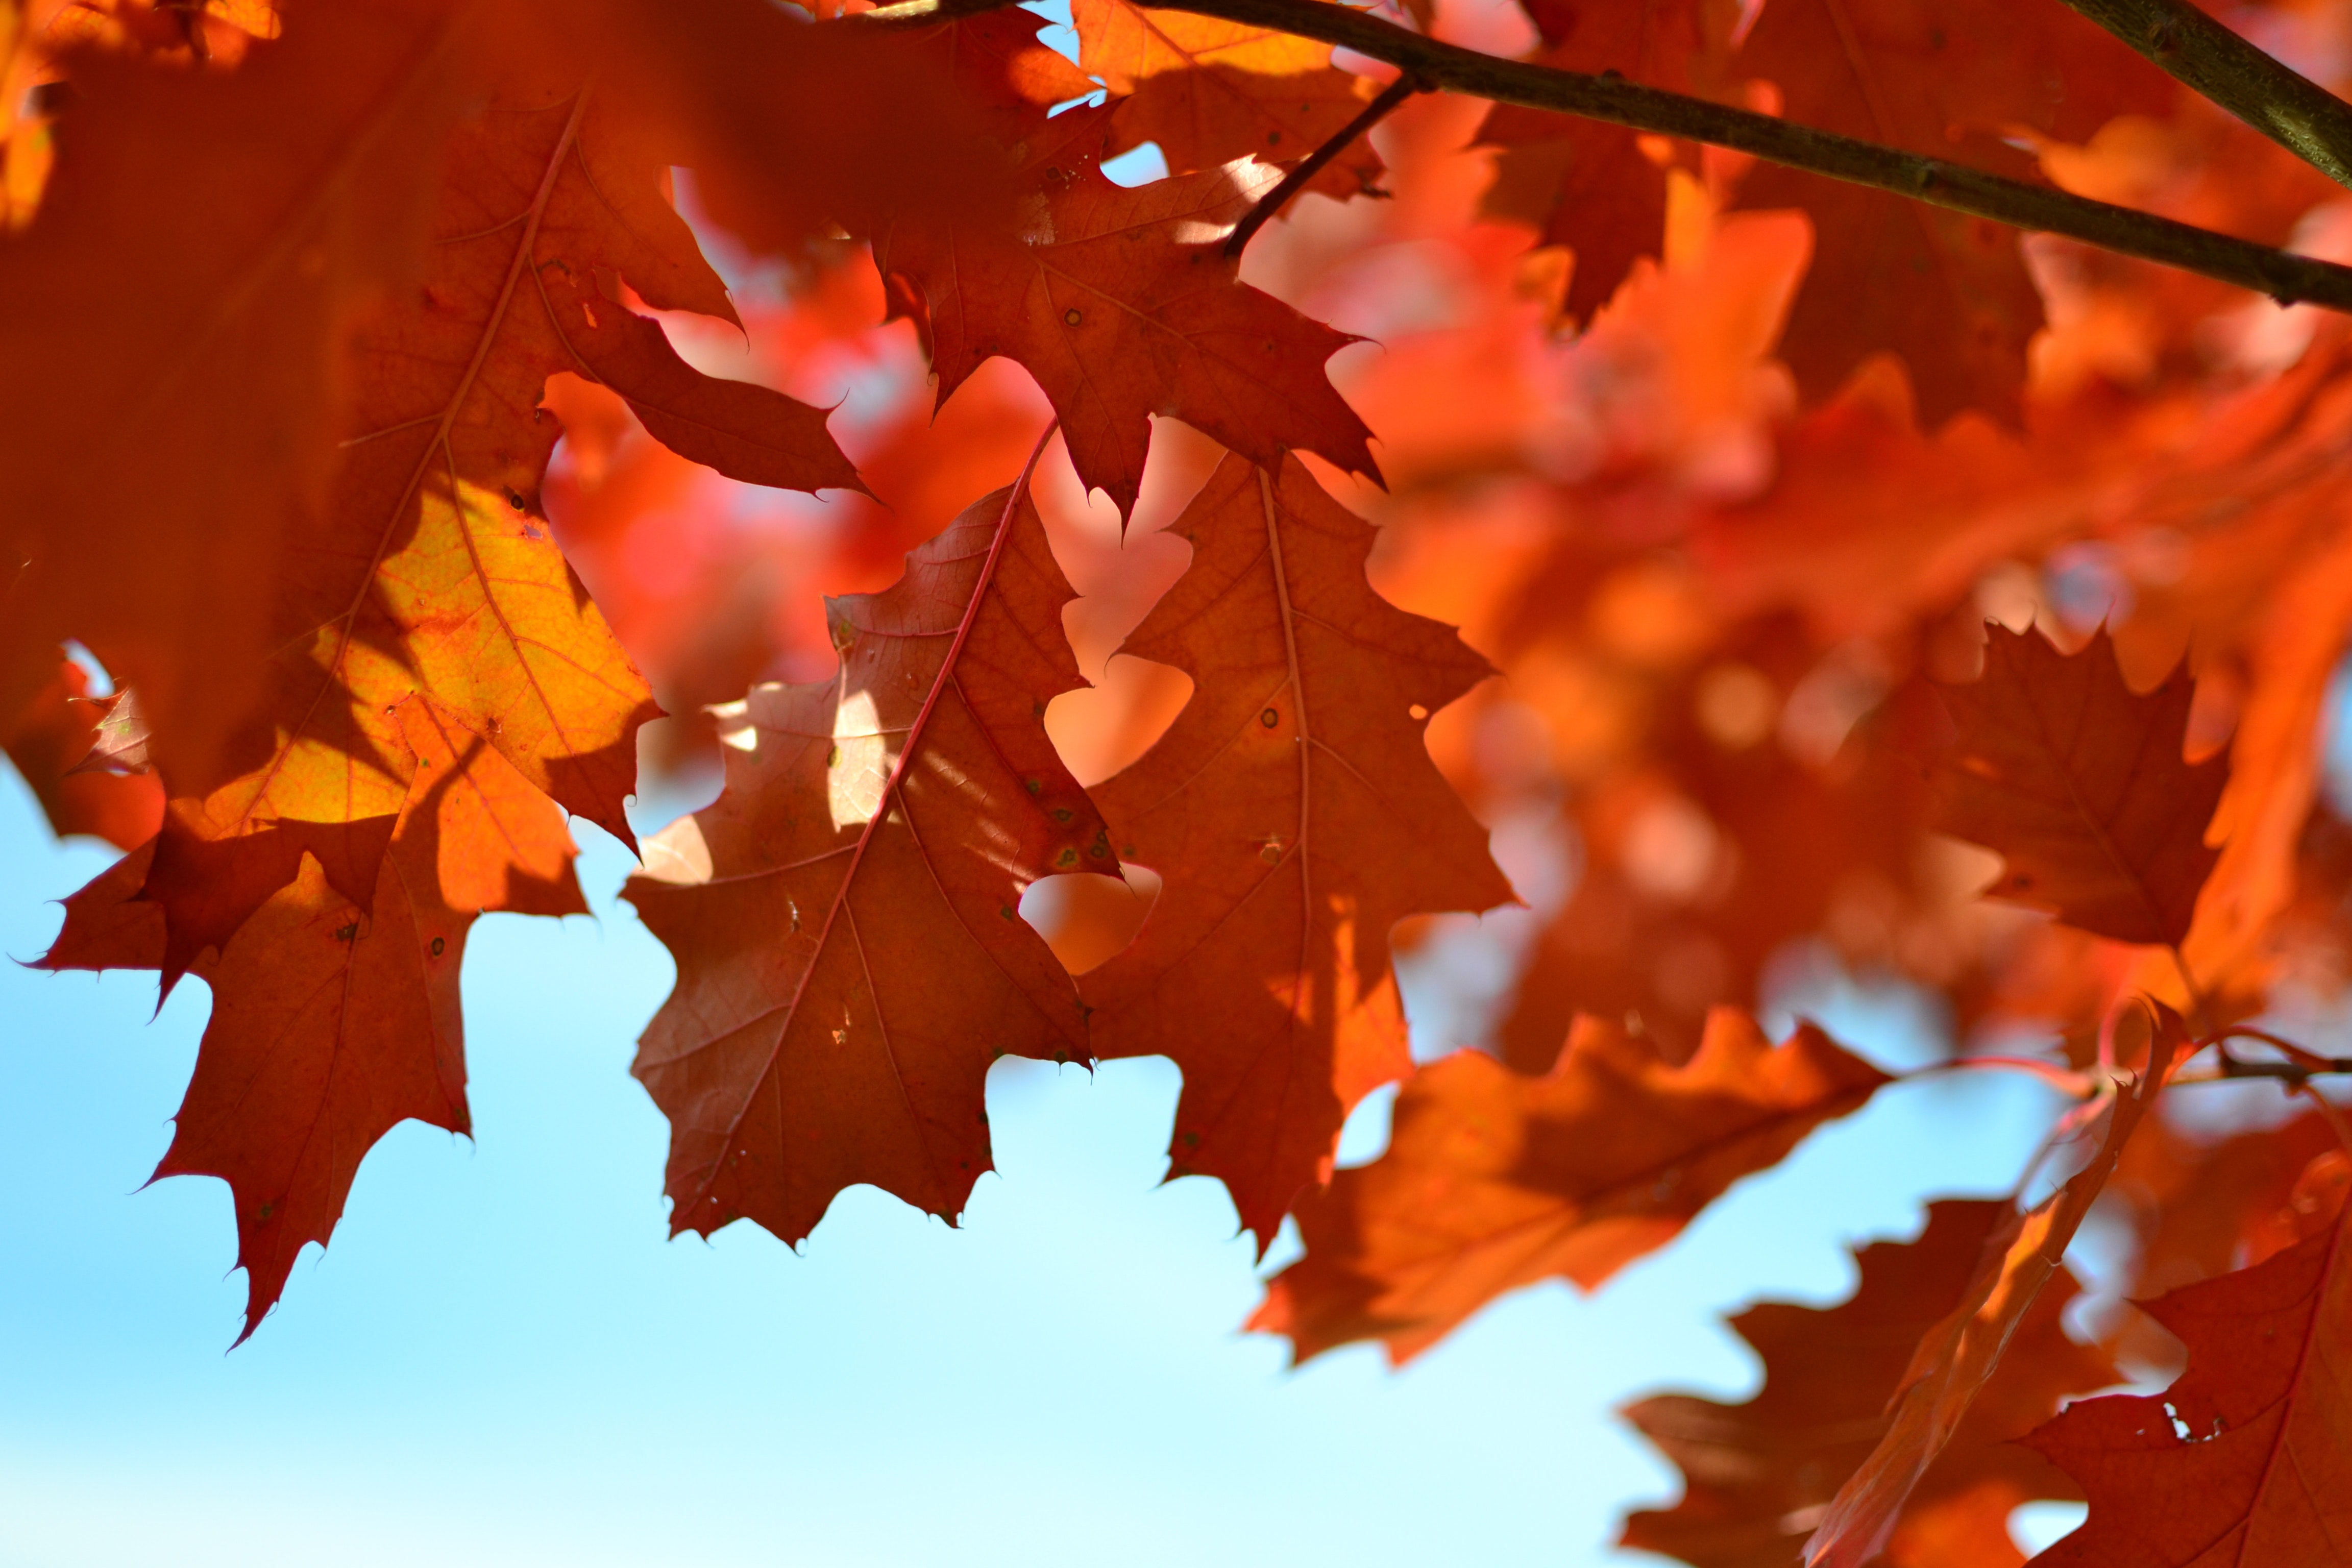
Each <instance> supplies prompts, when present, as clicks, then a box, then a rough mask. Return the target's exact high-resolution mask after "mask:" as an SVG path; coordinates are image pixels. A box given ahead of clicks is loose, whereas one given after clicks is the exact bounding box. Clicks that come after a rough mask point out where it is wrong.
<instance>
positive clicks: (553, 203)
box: [101, 29, 856, 982]
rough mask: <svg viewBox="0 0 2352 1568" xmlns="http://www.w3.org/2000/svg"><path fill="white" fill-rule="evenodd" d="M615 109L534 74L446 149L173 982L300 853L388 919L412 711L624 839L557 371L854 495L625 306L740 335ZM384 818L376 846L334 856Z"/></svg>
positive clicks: (618, 684)
mask: <svg viewBox="0 0 2352 1568" xmlns="http://www.w3.org/2000/svg"><path fill="white" fill-rule="evenodd" d="M298 30H299V29H298ZM625 107H626V106H625V105H623V104H620V103H617V102H614V101H610V100H604V99H600V98H599V97H597V96H596V94H595V93H594V92H593V90H591V89H584V88H583V87H581V86H580V85H579V83H578V82H576V81H567V80H563V79H542V78H540V77H538V76H537V75H535V74H533V73H532V72H530V71H529V70H526V69H523V68H520V67H517V68H513V69H511V70H509V73H508V74H507V76H506V78H505V79H503V80H502V82H501V85H500V89H499V96H497V97H496V98H495V99H494V100H492V102H491V103H490V104H489V105H488V106H487V108H486V111H485V112H484V113H482V114H480V115H478V116H477V117H476V118H475V119H473V120H471V121H468V122H467V124H466V125H465V126H464V127H462V128H461V129H460V130H459V132H457V134H456V135H455V136H454V137H453V139H452V145H451V147H450V150H449V158H448V167H447V172H446V178H445V182H444V184H443V188H442V191H441V195H440V201H439V205H438V210H437V211H436V217H435V228H436V233H437V234H438V235H439V236H440V237H441V238H440V243H439V244H437V245H436V247H434V251H433V259H432V263H431V265H430V267H429V268H427V270H426V273H425V281H424V284H423V287H422V288H421V289H419V290H418V291H417V293H416V294H415V296H413V297H412V298H411V299H410V300H408V301H406V302H405V303H404V305H403V306H402V307H401V308H400V309H398V310H387V311H385V312H383V313H382V314H381V315H380V316H379V317H378V318H377V319H376V321H374V322H373V323H372V325H371V326H370V327H369V329H368V330H367V331H365V332H364V333H362V335H361V337H360V339H359V352H358V355H357V359H356V368H357V370H358V371H359V372H360V374H361V376H362V381H361V385H360V389H359V393H358V395H357V397H356V399H355V404H356V406H355V407H354V409H353V417H352V425H353V427H354V433H353V434H352V435H351V436H350V437H349V438H348V439H347V440H346V442H345V456H344V458H343V462H342V466H341V470H340V472H339V473H338V474H337V475H336V477H335V481H334V485H333V488H332V489H331V492H330V496H329V504H328V510H327V513H326V517H325V520H324V525H323V526H322V527H320V529H318V530H316V531H314V533H313V535H312V536H311V537H310V538H307V539H305V540H304V541H303V542H301V544H300V545H299V547H297V548H289V551H288V552H287V558H286V561H285V563H284V567H283V570H282V572H281V574H280V579H281V580H280V586H279V591H278V595H277V602H276V604H275V605H274V606H273V614H272V617H271V618H272V621H273V623H274V624H273V630H274V633H275V637H274V641H275V643H276V646H277V647H278V649H279V652H278V655H277V657H276V658H274V659H273V660H272V661H271V664H270V668H269V685H268V699H269V702H268V709H267V728H266V729H265V730H262V731H257V733H256V734H255V735H254V736H253V737H251V738H252V739H253V740H255V741H257V742H262V743H261V744H259V745H257V746H256V747H254V748H253V749H251V750H250V751H248V752H246V753H245V754H242V755H240V757H239V758H238V761H239V762H240V763H243V764H244V765H245V766H246V767H247V768H248V769H249V770H250V771H248V772H247V773H244V774H243V776H241V777H237V778H234V779H231V780H230V781H228V782H227V783H226V784H223V785H221V786H220V787H218V788H216V789H213V790H211V791H209V792H208V793H206V794H205V795H204V796H203V797H202V798H200V799H199V798H190V799H187V800H184V801H180V802H176V803H175V805H174V806H173V833H172V834H171V835H170V836H169V837H167V840H166V843H165V844H164V846H163V847H162V848H161V849H159V852H158V854H157V857H156V861H155V875H154V878H153V879H152V880H151V883H150V885H149V887H148V889H147V896H149V897H150V898H152V899H155V900H159V901H162V902H163V903H164V905H165V906H166V914H167V919H169V920H170V921H171V922H172V923H173V925H174V927H175V928H176V927H181V926H184V927H185V928H186V930H185V931H184V934H183V933H176V932H175V935H174V937H173V942H172V943H171V946H172V952H173V957H172V960H171V962H169V963H166V965H165V976H166V980H167V982H168V981H169V980H170V979H171V978H172V977H173V974H174V973H175V972H176V971H177V970H178V969H179V968H181V967H183V966H184V963H185V962H186V960H187V959H188V958H189V957H192V956H193V955H194V953H195V952H200V951H202V950H203V949H204V948H205V946H208V945H217V944H218V943H219V942H222V941H225V940H226V937H227V935H228V933H229V932H231V931H234V930H235V929H236V923H237V922H238V921H241V920H242V919H243V918H244V915H245V913H246V912H247V911H249V910H251V909H253V908H257V907H258V904H259V901H260V900H262V899H264V898H266V897H268V894H269V892H270V891H271V890H272V889H275V888H277V887H278V886H280V885H281V884H282V883H283V882H284V881H285V879H287V878H289V877H290V876H291V875H292V874H293V871H294V869H295V867H296V865H297V863H298V858H299V853H301V852H302V851H303V850H305V849H307V850H309V851H310V852H311V853H314V854H318V855H320V857H321V861H322V864H323V866H324V868H325V871H326V874H327V877H328V879H329V881H330V882H331V883H332V884H333V885H334V886H335V887H336V888H338V889H340V890H341V892H342V894H343V896H344V897H346V898H349V899H352V900H354V901H355V902H359V903H361V904H362V905H365V904H367V903H368V902H369V901H370V900H372V899H373V889H374V881H373V878H374V870H373V866H374V860H375V858H377V857H378V856H380V853H381V845H382V842H383V837H382V835H383V830H385V829H386V828H388V826H389V822H390V818H391V816H393V815H394V813H396V812H397V811H398V810H399V806H400V801H401V798H402V796H403V795H404V793H405V787H406V786H405V783H404V780H403V779H402V778H401V777H400V776H399V768H398V759H400V758H401V757H402V756H403V755H404V752H402V750H401V748H400V745H399V742H398V737H397V733H396V731H397V722H396V721H394V720H393V719H392V718H390V717H389V715H391V714H392V713H393V712H394V710H395V709H396V707H397V705H398V704H399V703H400V702H401V700H403V699H404V698H406V697H407V696H408V695H409V694H410V693H412V692H414V691H417V690H419V689H422V690H424V691H426V692H428V693H430V694H431V695H432V696H433V698H434V699H435V700H436V701H438V702H439V703H440V704H441V705H442V706H443V708H444V709H445V710H447V711H448V712H449V713H450V714H451V715H452V716H453V717H454V718H455V719H456V720H457V721H459V722H461V723H463V724H464V725H465V726H466V727H467V729H468V730H470V731H473V732H474V733H476V734H478V735H481V736H483V737H484V738H486V739H487V740H488V741H489V742H491V743H492V744H494V745H496V746H497V747H498V748H499V750H500V751H501V752H503V753H504V754H505V755H506V757H507V758H508V759H509V761H511V762H512V763H514V764H515V765H516V766H517V767H518V768H519V769H520V770H521V772H522V773H523V775H524V776H525V777H526V778H528V779H530V782H531V783H532V784H534V785H536V786H537V787H539V788H540V789H541V790H543V791H545V792H546V793H548V794H549V795H552V796H553V797H554V798H555V799H556V801H557V802H558V803H559V804H561V805H563V806H565V807H566V808H568V809H570V810H571V811H572V812H574V813H575V814H577V815H579V816H585V817H587V818H588V819H589V820H591V821H593V822H594V823H596V824H597V825H598V826H602V827H604V829H605V830H606V831H608V832H610V833H612V834H614V836H615V837H619V838H621V839H622V840H623V841H624V842H625V843H626V842H630V841H631V839H630V833H629V827H628V824H627V820H626V818H625V816H624V813H623V806H622V802H623V799H624V797H625V795H627V794H628V792H629V791H630V789H631V788H632V787H633V785H634V783H635V763H636V757H635V740H634V737H635V731H636V729H637V727H638V726H639V725H641V724H643V723H644V722H645V721H646V720H647V719H649V718H651V717H652V716H653V715H654V713H655V711H656V710H655V708H654V706H653V704H652V701H651V700H650V698H649V696H648V694H647V692H646V686H645V683H644V681H643V680H642V679H640V678H639V676H638V675H637V672H636V671H635V668H633V667H632V666H631V664H630V661H629V659H628V657H627V655H626V654H625V653H624V652H623V651H622V649H621V647H620V646H619V645H618V643H616V642H615V641H614V638H613V637H612V634H611V632H610V630H609V629H608V628H607V626H605V624H604V617H603V616H602V615H601V614H600V613H599V612H598V611H597V610H596V608H595V607H594V606H593V605H591V604H590V603H588V602H587V598H586V595H585V594H584V593H583V591H582V589H581V587H580V584H579V582H578V579H577V578H576V577H575V576H574V575H573V574H572V570H571V568H570V566H569V565H568V564H567V563H566V562H565V561H564V558H563V555H562V551H561V550H560V549H559V548H558V547H557V546H556V544H555V542H554V541H553V540H552V539H551V538H550V537H549V535H548V532H547V530H546V528H545V526H544V524H543V523H542V522H541V521H540V519H539V517H538V515H537V511H538V507H537V496H538V490H539V486H540V482H541V477H542V476H543V474H544V473H545V470H546V466H547V460H548V456H549V453H550V451H551V448H552V447H553V445H554V442H555V439H556V437H557V436H558V435H559V434H560V430H559V428H558V426H557V425H556V424H555V422H554V421H552V420H551V419H548V418H546V417H545V416H543V415H542V414H541V412H540V411H539V403H540V399H541V393H542V390H543V388H544V385H545V384H546V381H547V379H548V377H549V376H550V375H551V374H556V373H558V372H562V371H573V372H578V373H582V374H585V375H587V376H589V377H591V378H593V379H595V380H598V381H601V382H603V383H604V384H607V385H609V386H611V387H612V388H613V389H614V391H616V392H617V393H619V394H620V395H622V396H623V397H624V398H625V399H626V400H627V402H628V404H629V405H630V407H631V408H632V409H633V410H634V411H635V413H636V415H637V416H638V417H639V418H640V419H641V420H642V421H643V422H644V423H645V424H646V426H647V428H648V429H650V430H651V431H652V432H653V433H654V434H655V435H656V437H659V438H660V439H662V440H663V441H664V442H666V443H667V444H668V445H669V446H671V447H673V448H674V449H676V450H677V451H679V452H681V453H682V454H684V455H686V456H688V457H690V458H695V459H697V460H698V461H702V462H705V463H708V464H709V465H710V466H712V467H714V468H718V469H719V470H720V471H721V472H724V473H728V474H730V475H733V476H735V477H737V478H740V479H748V480H753V481H757V482H761V483H767V484H774V485H783V486H792V487H797V488H803V489H814V488H817V487H819V486H825V485H831V486H854V485H855V484H856V474H855V471H854V469H852V468H851V467H850V466H849V464H848V461H847V460H846V459H845V458H843V457H842V456H841V454H840V452H839V450H838V448H837V447H835V446H834V444H833V442H832V439H831V437H828V436H827V435H826V434H825V432H824V415H823V414H822V413H821V412H819V411H818V410H815V409H813V408H809V407H807V406H806V405H802V404H798V403H795V402H793V400H791V399H789V398H787V397H784V396H782V395H781V394H778V393H775V392H772V391H770V390H768V389H767V388H765V387H760V386H754V385H751V384H746V383H740V382H730V381H722V380H718V379H715V378H712V377H709V376H705V375H703V374H701V373H699V372H698V371H695V370H693V369H691V368H690V367H689V366H688V365H687V364H686V363H685V362H684V361H682V360H681V359H680V358H679V357H678V356H677V353H676V352H675V351H674V350H672V349H671V348H670V346H669V342H668V340H667V337H666V336H665V335H664V334H663V331H662V330H661V328H660V327H659V326H658V325H657V324H656V323H655V322H654V321H650V320H648V319H646V318H645V317H642V316H639V315H637V314H635V312H634V311H632V310H628V309H626V308H625V307H624V306H623V305H622V304H620V303H619V302H618V300H619V297H620V284H621V283H624V282H625V283H626V284H627V285H628V286H629V287H630V288H631V289H635V292H636V294H637V295H638V296H639V297H641V298H643V299H644V300H646V302H647V303H649V304H651V305H654V306H656V307H659V308H663V309H676V310H699V311H702V312H705V313H708V314H713V315H717V316H719V317H721V318H722V319H725V320H729V321H732V320H733V319H734V310H733V308H732V307H731V306H730V304H729V302H728V300H727V294H726V289H725V288H724V286H723V285H722V284H721V283H720V281H719V278H718V275H717V274H716V273H715V272H713V271H712V270H711V268H710V267H709V264H708V263H707V262H706V261H704V259H703V258H702V256H701V253H700V251H699V250H698V248H697V247H696V244H695V241H694V237H693V236H692V234H691V233H690V232H689V231H688V229H687V227H686V225H685V223H684V222H683V221H682V220H681V219H680V218H679V217H678V216H677V213H676V212H674V211H673V210H672V209H671V208H670V206H669V205H668V202H667V199H666V197H665V196H664V195H663V188H662V181H663V179H664V178H665V169H666V164H665V163H664V159H665V157H666V156H667V154H666V153H664V152H663V149H662V144H661V143H660V142H658V140H657V139H656V137H655V136H654V134H653V132H651V131H650V130H649V129H648V128H647V126H646V123H645V122H644V121H642V120H641V119H632V118H630V117H629V116H628V115H626V114H625V113H624V112H622V110H624V109H625ZM102 652H103V650H101V653H102ZM367 823H373V824H375V825H376V826H375V827H374V828H373V830H371V831H372V832H373V837H372V838H367V839H366V840H365V841H363V842H362V841H352V842H349V843H346V842H344V841H345V840H346V839H348V838H350V836H351V834H352V833H353V832H355V831H359V829H358V828H357V827H355V826H354V825H359V824H367ZM263 839H271V840H272V841H274V842H276V843H277V844H278V850H277V851H276V852H275V853H269V852H267V851H266V847H265V846H264V844H263V843H261V842H259V841H260V840H263ZM298 840H299V843H298V842H297V841H298ZM248 841H252V842H248ZM183 845H187V846H195V845H203V846H209V847H208V848H205V849H204V850H202V851H201V852H200V853H194V854H189V853H183V852H182V850H181V848H180V846H183ZM198 860H201V862H202V864H201V866H199V865H198V864H197V861H198ZM232 864H234V865H235V867H236V869H235V870H234V871H232V870H231V869H230V867H231V866H232ZM199 900H205V901H208V902H209V903H210V905H211V906H212V908H211V910H210V912H209V913H207V912H205V911H202V910H198V909H196V908H194V904H195V903H196V902H197V901H199Z"/></svg>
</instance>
